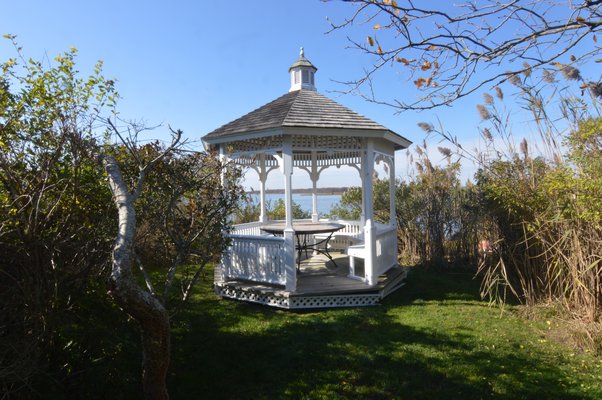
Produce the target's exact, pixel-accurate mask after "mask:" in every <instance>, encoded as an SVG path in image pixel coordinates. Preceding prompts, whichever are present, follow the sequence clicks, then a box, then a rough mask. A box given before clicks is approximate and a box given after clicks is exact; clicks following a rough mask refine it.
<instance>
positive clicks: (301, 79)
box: [288, 47, 318, 92]
mask: <svg viewBox="0 0 602 400" xmlns="http://www.w3.org/2000/svg"><path fill="white" fill-rule="evenodd" d="M317 70H318V69H317V68H316V67H314V65H313V64H312V63H311V62H310V61H309V60H308V59H307V58H305V50H303V47H301V49H300V51H299V59H298V60H297V61H295V63H294V64H293V65H291V67H290V68H289V69H288V72H289V73H290V74H291V88H290V89H289V92H293V91H295V90H301V89H307V90H314V91H315V90H316V86H315V82H314V74H315V73H316V71H317Z"/></svg>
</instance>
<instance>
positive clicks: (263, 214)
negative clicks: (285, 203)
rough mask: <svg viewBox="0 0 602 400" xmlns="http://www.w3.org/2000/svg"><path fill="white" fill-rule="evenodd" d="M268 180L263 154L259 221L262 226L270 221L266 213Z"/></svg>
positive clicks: (260, 174) (260, 162) (260, 161)
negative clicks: (266, 182)
mask: <svg viewBox="0 0 602 400" xmlns="http://www.w3.org/2000/svg"><path fill="white" fill-rule="evenodd" d="M267 178H268V174H267V173H266V168H265V154H261V155H260V156H259V209H260V214H259V221H260V222H261V223H262V224H265V223H266V222H267V220H268V216H267V213H266V202H265V190H266V187H265V181H266V180H267Z"/></svg>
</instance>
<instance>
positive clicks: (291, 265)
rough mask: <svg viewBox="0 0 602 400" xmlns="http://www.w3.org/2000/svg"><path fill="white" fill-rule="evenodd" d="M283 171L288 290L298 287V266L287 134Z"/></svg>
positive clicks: (291, 169) (285, 259)
mask: <svg viewBox="0 0 602 400" xmlns="http://www.w3.org/2000/svg"><path fill="white" fill-rule="evenodd" d="M282 173H283V174H284V208H285V210H286V225H285V228H284V249H285V257H284V270H285V274H286V284H285V287H286V291H287V292H294V291H295V290H296V289H297V268H296V265H295V255H296V252H295V231H294V229H293V188H292V175H293V144H292V138H291V137H290V136H285V137H284V140H283V143H282Z"/></svg>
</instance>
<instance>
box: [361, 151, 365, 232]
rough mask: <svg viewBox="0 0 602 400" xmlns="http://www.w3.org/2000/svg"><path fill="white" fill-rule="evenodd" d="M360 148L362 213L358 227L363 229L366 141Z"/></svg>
mask: <svg viewBox="0 0 602 400" xmlns="http://www.w3.org/2000/svg"><path fill="white" fill-rule="evenodd" d="M362 148H363V149H364V151H362V152H361V154H360V179H361V181H362V211H361V214H360V226H361V227H363V226H364V225H365V224H366V209H365V207H364V204H366V190H365V189H366V184H365V183H364V182H365V179H364V176H365V175H366V151H365V149H366V141H365V140H363V141H362Z"/></svg>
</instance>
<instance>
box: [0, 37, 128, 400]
mask: <svg viewBox="0 0 602 400" xmlns="http://www.w3.org/2000/svg"><path fill="white" fill-rule="evenodd" d="M6 38H7V39H9V40H11V41H12V42H13V44H14V46H15V49H16V54H17V55H16V57H15V58H11V59H9V60H8V61H5V62H4V63H2V64H1V71H0V303H1V304H2V312H1V313H0V391H2V392H3V393H11V392H12V391H14V390H18V389H19V388H21V389H22V390H26V389H25V388H29V387H35V386H36V384H37V383H39V381H40V380H44V379H48V380H50V381H52V382H58V384H63V383H64V381H68V379H69V378H68V375H69V371H70V370H72V369H73V368H74V365H76V364H77V357H78V355H77V353H78V352H77V351H76V350H75V349H80V348H81V349H84V350H85V351H86V352H88V353H94V351H93V350H92V349H90V348H89V347H87V343H84V340H85V339H83V338H81V337H78V336H77V335H74V334H73V333H72V331H70V330H69V328H70V327H71V326H74V325H77V324H78V323H79V321H81V320H84V318H86V319H87V316H84V315H82V314H85V311H84V312H83V313H81V314H80V313H79V311H78V310H79V308H80V307H81V305H80V301H81V299H82V297H84V296H103V294H102V293H103V292H104V291H100V292H96V291H95V288H94V286H95V283H94V280H95V278H96V280H97V279H98V277H100V276H102V273H103V268H104V267H105V266H106V261H107V256H108V254H109V251H110V243H111V228H112V221H111V220H110V219H108V218H106V215H107V212H108V211H110V198H111V197H110V192H109V191H108V189H107V188H106V187H105V185H103V184H102V180H103V174H102V171H101V170H100V168H98V166H97V163H96V161H95V160H94V159H93V157H91V153H92V152H93V149H95V148H96V146H97V144H96V131H95V126H97V124H98V123H99V121H100V119H101V118H102V116H103V113H104V112H108V111H110V110H112V109H113V107H114V104H115V99H116V96H117V95H116V92H115V89H114V84H113V81H112V80H109V79H105V78H104V77H103V76H102V73H101V69H102V64H101V63H98V64H97V65H96V67H95V70H94V72H93V73H92V74H91V75H90V76H88V77H86V78H81V77H80V76H79V74H78V71H77V70H76V69H75V60H76V57H77V50H75V49H71V50H70V51H68V52H66V53H63V54H61V55H59V56H58V57H57V58H56V59H55V61H54V62H55V65H54V66H50V67H45V66H44V65H42V63H40V62H38V61H34V60H26V59H25V58H24V57H23V55H22V53H21V48H20V47H19V46H18V45H17V44H16V42H15V40H16V39H15V37H14V36H11V35H7V36H6ZM90 364H91V363H88V365H87V366H88V367H89V366H90ZM84 368H85V367H84ZM80 372H81V370H80ZM46 377H48V378H46ZM45 389H48V388H45ZM20 394H22V393H20Z"/></svg>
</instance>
